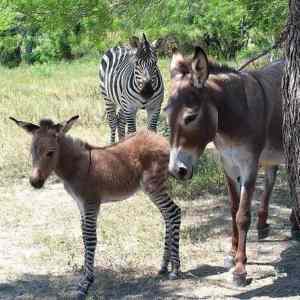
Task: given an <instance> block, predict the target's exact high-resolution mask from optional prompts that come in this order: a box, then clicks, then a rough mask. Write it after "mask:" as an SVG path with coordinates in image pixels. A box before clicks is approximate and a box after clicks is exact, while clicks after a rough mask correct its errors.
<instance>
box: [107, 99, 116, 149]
mask: <svg viewBox="0 0 300 300" xmlns="http://www.w3.org/2000/svg"><path fill="white" fill-rule="evenodd" d="M105 109H106V118H107V122H108V125H109V127H110V143H111V144H114V143H115V141H116V129H117V126H118V118H117V113H116V106H115V104H114V103H113V102H112V101H111V100H109V99H105Z"/></svg>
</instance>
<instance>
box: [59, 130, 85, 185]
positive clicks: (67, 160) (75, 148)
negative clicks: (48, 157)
mask: <svg viewBox="0 0 300 300" xmlns="http://www.w3.org/2000/svg"><path fill="white" fill-rule="evenodd" d="M89 164H90V150H89V149H88V147H87V144H86V143H84V142H82V141H81V140H79V139H73V138H71V137H69V136H62V137H61V139H60V146H59V158H58V163H57V165H56V168H55V173H56V174H57V175H58V176H59V177H60V178H61V179H62V180H63V181H67V182H70V181H72V180H74V178H75V177H77V176H80V175H84V174H83V173H84V172H86V173H88V171H89ZM81 171H82V172H81Z"/></svg>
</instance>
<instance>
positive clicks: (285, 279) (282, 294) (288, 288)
mask: <svg viewBox="0 0 300 300" xmlns="http://www.w3.org/2000/svg"><path fill="white" fill-rule="evenodd" d="M272 265H273V266H274V268H275V270H276V273H277V278H275V280H274V281H273V283H272V284H270V285H266V286H262V287H259V288H257V289H254V290H250V291H247V292H243V293H240V294H237V295H235V297H237V298H238V299H252V298H254V297H264V296H265V297H270V298H276V299H278V298H283V299H286V298H287V297H293V296H299V295H300V285H299V282H300V272H299V269H300V243H297V242H293V243H292V244H291V245H290V246H289V247H288V248H287V249H285V250H284V251H282V253H281V255H280V261H278V262H274V263H273V264H272Z"/></svg>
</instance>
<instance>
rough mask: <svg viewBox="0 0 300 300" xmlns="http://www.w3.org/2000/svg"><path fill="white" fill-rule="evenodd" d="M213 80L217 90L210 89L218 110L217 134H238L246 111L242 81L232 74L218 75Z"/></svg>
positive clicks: (245, 98)
mask: <svg viewBox="0 0 300 300" xmlns="http://www.w3.org/2000/svg"><path fill="white" fill-rule="evenodd" d="M215 78H216V79H215V80H216V84H217V86H218V89H215V88H211V92H212V97H211V98H212V99H213V101H214V104H215V106H216V107H217V110H218V132H219V133H221V134H222V133H224V134H226V135H227V134H228V135H235V134H238V131H240V126H239V125H240V124H242V123H244V122H245V120H244V119H245V117H246V116H247V110H248V105H247V97H246V94H245V89H244V85H243V81H242V79H241V77H240V76H239V75H238V74H234V73H232V74H224V73H223V74H218V75H217V76H216V77H215Z"/></svg>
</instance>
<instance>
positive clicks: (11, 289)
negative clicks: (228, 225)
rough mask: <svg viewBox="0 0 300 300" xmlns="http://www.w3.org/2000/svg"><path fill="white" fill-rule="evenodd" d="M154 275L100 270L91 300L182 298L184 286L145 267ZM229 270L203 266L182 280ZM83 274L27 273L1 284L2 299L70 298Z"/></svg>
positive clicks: (199, 277) (182, 277) (97, 270)
mask: <svg viewBox="0 0 300 300" xmlns="http://www.w3.org/2000/svg"><path fill="white" fill-rule="evenodd" d="M147 271H148V273H151V272H152V275H151V274H150V275H145V276H135V274H136V271H135V270H124V271H123V272H121V273H120V272H115V271H112V270H108V269H105V270H103V269H101V270H100V269H99V268H97V269H96V273H95V275H96V277H95V278H96V280H95V283H94V284H93V286H92V287H91V288H90V291H89V299H90V298H91V299H99V298H101V297H102V299H124V298H128V297H129V298H132V297H142V299H154V298H156V299H158V298H159V299H163V298H166V297H172V299H174V298H177V297H179V295H177V292H178V291H179V290H180V287H179V286H177V283H178V280H177V281H170V280H168V279H166V278H164V277H161V276H157V275H156V274H154V272H153V271H150V272H149V270H143V272H147ZM225 271H226V270H225V269H224V268H222V267H218V266H209V265H201V266H199V267H198V268H196V269H192V270H188V271H186V272H184V273H182V274H181V279H180V282H182V281H185V280H195V278H197V280H202V279H204V278H205V277H207V276H211V275H216V274H220V273H223V272H225ZM79 279H80V275H79V274H67V275H64V276H53V275H31V274H23V275H22V276H21V277H20V278H19V279H18V280H15V281H10V282H9V283H7V284H0V294H1V299H6V300H8V299H49V298H51V299H53V298H54V299H66V297H67V298H68V296H69V295H71V294H72V291H74V290H75V287H76V283H77V282H78V280H79ZM187 299H188V298H187Z"/></svg>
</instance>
